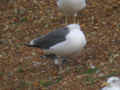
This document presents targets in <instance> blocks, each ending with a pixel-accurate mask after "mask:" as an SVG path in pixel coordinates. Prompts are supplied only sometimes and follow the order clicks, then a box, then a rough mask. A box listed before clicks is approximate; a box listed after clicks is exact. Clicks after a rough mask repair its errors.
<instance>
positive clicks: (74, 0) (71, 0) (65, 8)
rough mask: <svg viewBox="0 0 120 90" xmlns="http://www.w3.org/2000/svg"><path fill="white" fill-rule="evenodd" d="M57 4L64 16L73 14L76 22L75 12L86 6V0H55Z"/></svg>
mask: <svg viewBox="0 0 120 90" xmlns="http://www.w3.org/2000/svg"><path fill="white" fill-rule="evenodd" d="M57 6H58V7H59V9H60V10H61V11H62V12H63V13H64V14H65V16H71V15H74V22H76V16H77V13H78V12H79V11H81V10H82V9H84V8H85V7H86V0H57ZM65 19H67V17H66V18H65ZM65 21H67V20H65ZM65 23H66V22H65Z"/></svg>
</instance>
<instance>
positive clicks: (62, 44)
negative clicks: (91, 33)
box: [25, 24, 87, 64]
mask: <svg viewBox="0 0 120 90" xmlns="http://www.w3.org/2000/svg"><path fill="white" fill-rule="evenodd" d="M86 42H87V41H86V37H85V35H84V33H83V32H82V31H81V28H80V25H79V24H69V25H67V26H66V27H63V28H59V29H56V30H54V31H53V32H49V33H48V34H47V35H43V36H41V37H38V38H35V39H33V40H32V41H30V42H29V43H26V44H25V45H27V46H29V47H37V48H40V49H42V50H43V51H44V52H45V54H47V55H56V56H58V57H59V56H60V57H76V56H79V54H80V52H81V50H82V49H83V48H84V47H85V45H86ZM60 62H61V60H58V59H57V58H56V59H55V64H60Z"/></svg>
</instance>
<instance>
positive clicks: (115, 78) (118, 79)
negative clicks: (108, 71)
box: [107, 76, 120, 84]
mask: <svg viewBox="0 0 120 90" xmlns="http://www.w3.org/2000/svg"><path fill="white" fill-rule="evenodd" d="M117 82H120V78H119V77H115V76H113V77H110V78H108V79H107V83H108V84H114V83H117Z"/></svg>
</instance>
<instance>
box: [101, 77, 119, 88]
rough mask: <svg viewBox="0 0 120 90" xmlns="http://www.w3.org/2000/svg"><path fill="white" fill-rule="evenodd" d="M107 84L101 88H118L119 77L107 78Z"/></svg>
mask: <svg viewBox="0 0 120 90" xmlns="http://www.w3.org/2000/svg"><path fill="white" fill-rule="evenodd" d="M107 84H108V85H107V86H106V87H104V88H102V89H101V90H120V78H119V77H115V76H113V77H110V78H108V80H107Z"/></svg>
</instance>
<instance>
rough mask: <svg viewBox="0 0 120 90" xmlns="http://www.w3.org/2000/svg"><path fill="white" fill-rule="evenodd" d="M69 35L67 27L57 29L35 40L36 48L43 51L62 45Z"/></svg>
mask: <svg viewBox="0 0 120 90" xmlns="http://www.w3.org/2000/svg"><path fill="white" fill-rule="evenodd" d="M68 33H69V30H68V28H67V27H65V28H61V29H57V30H55V31H53V32H50V33H48V34H47V35H43V36H41V37H38V38H36V39H35V40H34V47H38V48H41V49H49V48H50V47H51V46H53V45H55V44H57V43H60V42H62V41H64V40H65V39H66V35H67V34H68Z"/></svg>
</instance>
